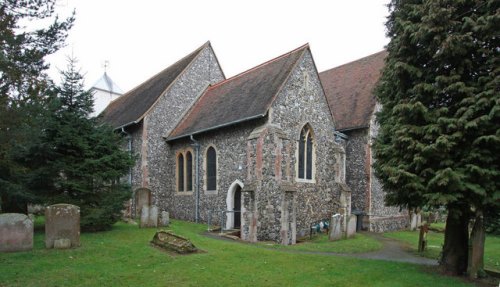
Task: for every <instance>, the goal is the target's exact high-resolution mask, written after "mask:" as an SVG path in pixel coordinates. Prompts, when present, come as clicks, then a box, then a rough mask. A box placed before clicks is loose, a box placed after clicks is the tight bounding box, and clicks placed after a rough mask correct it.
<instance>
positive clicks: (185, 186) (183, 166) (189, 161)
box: [176, 150, 193, 192]
mask: <svg viewBox="0 0 500 287" xmlns="http://www.w3.org/2000/svg"><path fill="white" fill-rule="evenodd" d="M176 184H177V191H178V192H192V191H193V153H192V152H191V151H190V150H184V151H179V152H178V153H177V160H176Z"/></svg>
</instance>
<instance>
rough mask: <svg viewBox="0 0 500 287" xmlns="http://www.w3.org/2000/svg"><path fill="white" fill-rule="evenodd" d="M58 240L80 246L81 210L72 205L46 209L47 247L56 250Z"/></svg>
mask: <svg viewBox="0 0 500 287" xmlns="http://www.w3.org/2000/svg"><path fill="white" fill-rule="evenodd" d="M58 239H69V240H71V247H78V246H80V208H79V207H78V206H76V205H72V204H62V203H61V204H54V205H50V206H47V208H45V247H46V248H54V241H55V240H58Z"/></svg>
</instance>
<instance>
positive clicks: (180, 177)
mask: <svg viewBox="0 0 500 287" xmlns="http://www.w3.org/2000/svg"><path fill="white" fill-rule="evenodd" d="M177 191H184V155H183V154H182V153H180V154H179V155H178V156H177Z"/></svg>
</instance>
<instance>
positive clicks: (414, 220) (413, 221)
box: [410, 212, 417, 231]
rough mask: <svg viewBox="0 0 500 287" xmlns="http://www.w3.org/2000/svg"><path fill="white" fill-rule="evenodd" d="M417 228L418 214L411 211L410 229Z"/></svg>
mask: <svg viewBox="0 0 500 287" xmlns="http://www.w3.org/2000/svg"><path fill="white" fill-rule="evenodd" d="M416 229H417V214H416V213H415V212H412V213H411V217H410V230H412V231H413V230H416Z"/></svg>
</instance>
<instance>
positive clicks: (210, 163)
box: [206, 147, 217, 190]
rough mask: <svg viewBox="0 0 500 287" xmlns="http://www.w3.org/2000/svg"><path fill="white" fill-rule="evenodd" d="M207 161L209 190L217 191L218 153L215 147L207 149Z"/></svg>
mask: <svg viewBox="0 0 500 287" xmlns="http://www.w3.org/2000/svg"><path fill="white" fill-rule="evenodd" d="M206 159H207V166H206V179H207V190H217V153H216V152H215V148H214V147H209V148H208V149H207V157H206Z"/></svg>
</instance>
